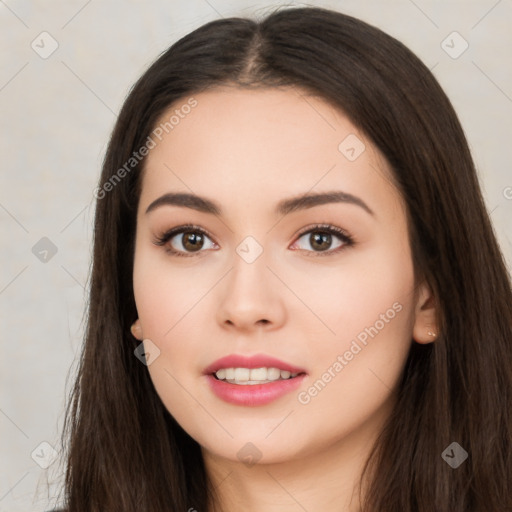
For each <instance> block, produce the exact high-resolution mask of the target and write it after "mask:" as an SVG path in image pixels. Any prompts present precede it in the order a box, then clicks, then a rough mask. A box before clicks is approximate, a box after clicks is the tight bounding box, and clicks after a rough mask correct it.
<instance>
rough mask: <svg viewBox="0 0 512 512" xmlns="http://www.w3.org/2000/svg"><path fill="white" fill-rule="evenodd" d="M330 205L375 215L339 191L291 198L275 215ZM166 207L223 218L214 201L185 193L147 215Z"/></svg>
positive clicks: (152, 207)
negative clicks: (342, 206) (352, 208)
mask: <svg viewBox="0 0 512 512" xmlns="http://www.w3.org/2000/svg"><path fill="white" fill-rule="evenodd" d="M330 203H347V204H354V205H356V206H359V207H361V208H362V209H363V210H365V211H366V212H367V213H369V214H370V215H375V213H374V212H373V210H372V209H371V208H370V207H369V206H368V205H367V204H366V203H365V202H364V201H363V200H362V199H361V198H359V197H357V196H354V195H352V194H348V193H347V192H342V191H339V190H335V191H331V192H320V193H307V194H302V195H300V196H296V197H291V198H289V199H284V200H282V201H280V202H279V203H278V204H277V206H276V208H275V213H276V214H278V215H287V214H288V213H292V212H295V211H298V210H305V209H307V208H313V207H314V206H319V205H323V204H330ZM165 205H170V206H181V207H184V208H191V209H192V210H197V211H198V212H203V213H209V214H212V215H218V216H222V208H221V207H220V205H219V204H217V203H216V202H215V201H212V200H211V199H208V198H206V197H201V196H198V195H195V194H188V193H184V192H179V193H178V192H177V193H173V192H169V193H167V194H164V195H163V196H161V197H159V198H158V199H155V200H154V201H153V202H152V203H151V204H150V205H149V206H148V208H147V210H146V214H148V213H149V212H151V211H153V210H155V209H156V208H159V207H161V206H165Z"/></svg>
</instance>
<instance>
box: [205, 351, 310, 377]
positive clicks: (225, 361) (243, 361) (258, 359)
mask: <svg viewBox="0 0 512 512" xmlns="http://www.w3.org/2000/svg"><path fill="white" fill-rule="evenodd" d="M264 367H266V368H278V369H279V370H287V371H289V372H290V373H299V374H300V373H306V370H304V368H299V367H298V366H294V365H291V364H289V363H286V362H285V361H281V360H279V359H276V358H275V357H271V356H267V355H265V354H255V355H253V356H243V355H239V354H230V355H228V356H225V357H221V358H220V359H217V360H216V361H214V362H213V363H211V364H210V365H208V366H207V367H206V368H205V369H204V371H203V374H204V375H212V374H214V373H215V372H216V371H217V370H220V369H221V368H249V369H252V368H264Z"/></svg>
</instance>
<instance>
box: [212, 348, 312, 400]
mask: <svg viewBox="0 0 512 512" xmlns="http://www.w3.org/2000/svg"><path fill="white" fill-rule="evenodd" d="M263 367H265V368H279V369H280V370H287V371H289V372H290V373H298V374H299V375H297V376H296V377H293V378H290V379H285V380H275V381H273V382H267V383H265V384H230V383H229V382H226V381H222V380H219V379H217V378H216V377H215V375H214V374H215V372H216V371H217V370H220V369H221V368H263ZM203 374H204V375H205V376H206V379H207V381H208V385H209V386H210V389H211V390H212V391H213V393H215V395H217V396H218V397H219V398H220V399H221V400H224V401H225V402H228V403H231V404H235V405H243V406H258V405H265V404H268V403H270V402H272V401H274V400H277V399H278V398H280V397H281V396H283V395H285V394H287V393H290V392H291V391H293V390H295V389H297V388H298V387H299V386H300V385H301V383H302V381H303V380H304V378H305V377H306V372H305V370H304V369H303V368H298V367H296V366H292V365H290V364H288V363H285V362H284V361H280V360H279V359H276V358H274V357H270V356H266V355H263V354H257V355H254V356H241V355H237V354H231V355H229V356H226V357H222V358H221V359H218V360H217V361H215V362H213V363H212V364H210V365H209V366H208V367H207V368H205V370H204V372H203Z"/></svg>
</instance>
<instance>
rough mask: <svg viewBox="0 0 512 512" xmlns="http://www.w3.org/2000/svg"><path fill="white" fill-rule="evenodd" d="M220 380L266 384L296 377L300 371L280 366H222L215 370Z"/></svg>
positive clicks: (234, 382) (233, 382) (235, 382)
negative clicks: (288, 369) (281, 368)
mask: <svg viewBox="0 0 512 512" xmlns="http://www.w3.org/2000/svg"><path fill="white" fill-rule="evenodd" d="M215 375H216V376H217V378H218V379H219V380H226V381H227V382H229V383H230V384H266V383H267V382H273V381H275V380H278V379H281V380H286V379H289V378H293V377H296V376H297V375H298V373H291V372H289V371H287V370H280V369H279V368H273V367H272V368H221V369H220V370H217V372H215Z"/></svg>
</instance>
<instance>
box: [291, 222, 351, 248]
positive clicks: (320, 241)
mask: <svg viewBox="0 0 512 512" xmlns="http://www.w3.org/2000/svg"><path fill="white" fill-rule="evenodd" d="M301 239H304V240H305V241H306V243H305V245H306V247H305V248H304V247H294V246H296V245H297V244H299V243H300V240H301ZM336 239H337V243H336ZM333 244H335V245H334V246H333ZM308 245H309V248H308V247H307V246H308ZM352 245H354V241H353V239H352V238H351V237H350V236H349V235H348V234H347V233H345V231H343V230H341V229H339V228H336V227H335V226H331V225H329V224H328V225H325V226H313V228H310V229H309V230H308V231H303V232H302V233H301V234H300V235H299V238H298V239H297V241H296V242H295V243H294V244H293V246H292V248H293V249H302V250H305V251H307V252H310V253H313V254H312V255H314V256H324V255H325V256H327V255H329V254H335V253H338V252H339V251H341V250H343V249H345V248H346V247H350V246H352ZM315 253H316V254H315ZM322 253H325V254H322Z"/></svg>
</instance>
